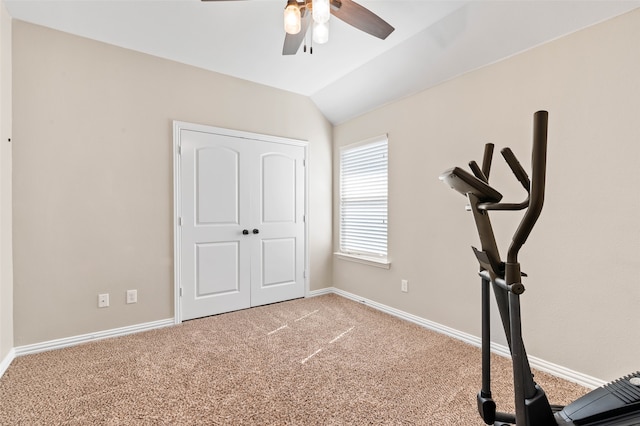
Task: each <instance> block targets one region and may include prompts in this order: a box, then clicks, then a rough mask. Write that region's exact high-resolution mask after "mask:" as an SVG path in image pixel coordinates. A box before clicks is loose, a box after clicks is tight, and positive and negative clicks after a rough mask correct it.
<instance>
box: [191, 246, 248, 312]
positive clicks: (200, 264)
mask: <svg viewBox="0 0 640 426" xmlns="http://www.w3.org/2000/svg"><path fill="white" fill-rule="evenodd" d="M239 254H240V250H239V245H238V242H237V241H231V242H221V243H197V244H196V271H197V275H196V292H195V298H196V299H198V298H202V297H207V296H216V295H222V294H225V293H238V292H239V291H240V281H239V274H238V267H239V265H240V258H239Z"/></svg>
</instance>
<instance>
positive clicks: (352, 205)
mask: <svg viewBox="0 0 640 426" xmlns="http://www.w3.org/2000/svg"><path fill="white" fill-rule="evenodd" d="M340 251H341V252H342V253H349V254H362V255H369V256H371V255H374V256H381V257H382V256H386V255H387V137H386V135H385V136H382V137H379V138H375V139H373V140H371V141H367V142H365V143H362V144H357V145H350V146H347V147H344V148H342V149H341V151H340Z"/></svg>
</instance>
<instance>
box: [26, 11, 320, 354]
mask: <svg viewBox="0 0 640 426" xmlns="http://www.w3.org/2000/svg"><path fill="white" fill-rule="evenodd" d="M13 52H14V57H13V66H14V79H13V93H14V107H13V119H14V121H13V126H14V127H13V128H14V132H13V134H14V144H13V146H14V157H13V164H14V179H13V189H14V255H15V257H14V259H15V261H14V268H15V304H14V312H15V346H21V345H26V344H30V343H36V342H43V341H47V340H51V339H56V338H62V337H68V336H74V335H79V334H84V333H89V332H94V331H98V330H105V329H111V328H116V327H122V326H126V325H133V324H139V323H144V322H148V321H154V320H161V319H166V318H171V317H172V316H173V248H172V247H173V237H172V232H173V231H172V223H173V222H172V220H173V219H172V214H173V190H172V188H173V181H172V179H173V178H172V176H173V175H172V173H173V172H172V144H173V140H172V120H181V121H186V122H194V123H200V124H208V125H213V126H217V127H224V128H231V129H238V130H244V131H249V132H255V133H261V134H270V135H277V136H282V137H290V138H295V139H302V140H308V141H309V175H310V182H309V220H310V227H309V228H310V238H309V243H310V270H311V278H310V286H311V289H312V290H313V289H318V288H324V287H327V286H329V285H330V284H331V276H332V273H331V261H332V259H331V254H330V253H331V231H330V230H331V226H332V225H331V220H332V214H331V212H332V210H331V179H332V176H331V131H332V127H331V125H330V124H329V123H328V121H326V120H325V119H324V117H323V116H322V115H321V113H320V112H319V111H318V110H317V108H316V107H315V106H314V105H313V104H312V103H311V101H310V100H309V99H307V98H306V97H303V96H299V95H295V94H292V93H289V92H283V91H280V90H276V89H272V88H268V87H265V86H260V85H257V84H253V83H249V82H246V81H242V80H238V79H235V78H230V77H226V76H223V75H220V74H216V73H212V72H208V71H204V70H201V69H197V68H194V67H190V66H186V65H182V64H178V63H175V62H170V61H167V60H163V59H159V58H155V57H152V56H148V55H144V54H141V53H137V52H133V51H129V50H125V49H121V48H117V47H114V46H110V45H106V44H103V43H98V42H95V41H92V40H88V39H84V38H80V37H76V36H72V35H68V34H64V33H61V32H57V31H54V30H51V29H46V28H43V27H39V26H34V25H31V24H27V23H24V22H20V21H16V22H14V32H13ZM130 288H136V289H138V303H137V304H134V305H126V304H125V291H126V289H130ZM98 293H110V295H111V306H110V307H109V308H107V309H98V308H97V295H98Z"/></svg>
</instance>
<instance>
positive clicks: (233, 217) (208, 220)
mask: <svg viewBox="0 0 640 426" xmlns="http://www.w3.org/2000/svg"><path fill="white" fill-rule="evenodd" d="M239 166H240V160H239V153H238V152H237V151H234V150H231V149H228V148H226V147H210V148H200V149H197V150H196V176H197V182H196V185H197V188H198V189H197V191H198V193H197V197H196V203H197V212H198V215H197V223H198V225H205V224H235V225H237V224H238V219H239V206H238V200H239V198H240V178H239Z"/></svg>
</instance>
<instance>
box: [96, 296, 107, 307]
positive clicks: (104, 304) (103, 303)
mask: <svg viewBox="0 0 640 426" xmlns="http://www.w3.org/2000/svg"><path fill="white" fill-rule="evenodd" d="M108 306H109V293H106V294H99V295H98V308H106V307H108Z"/></svg>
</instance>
